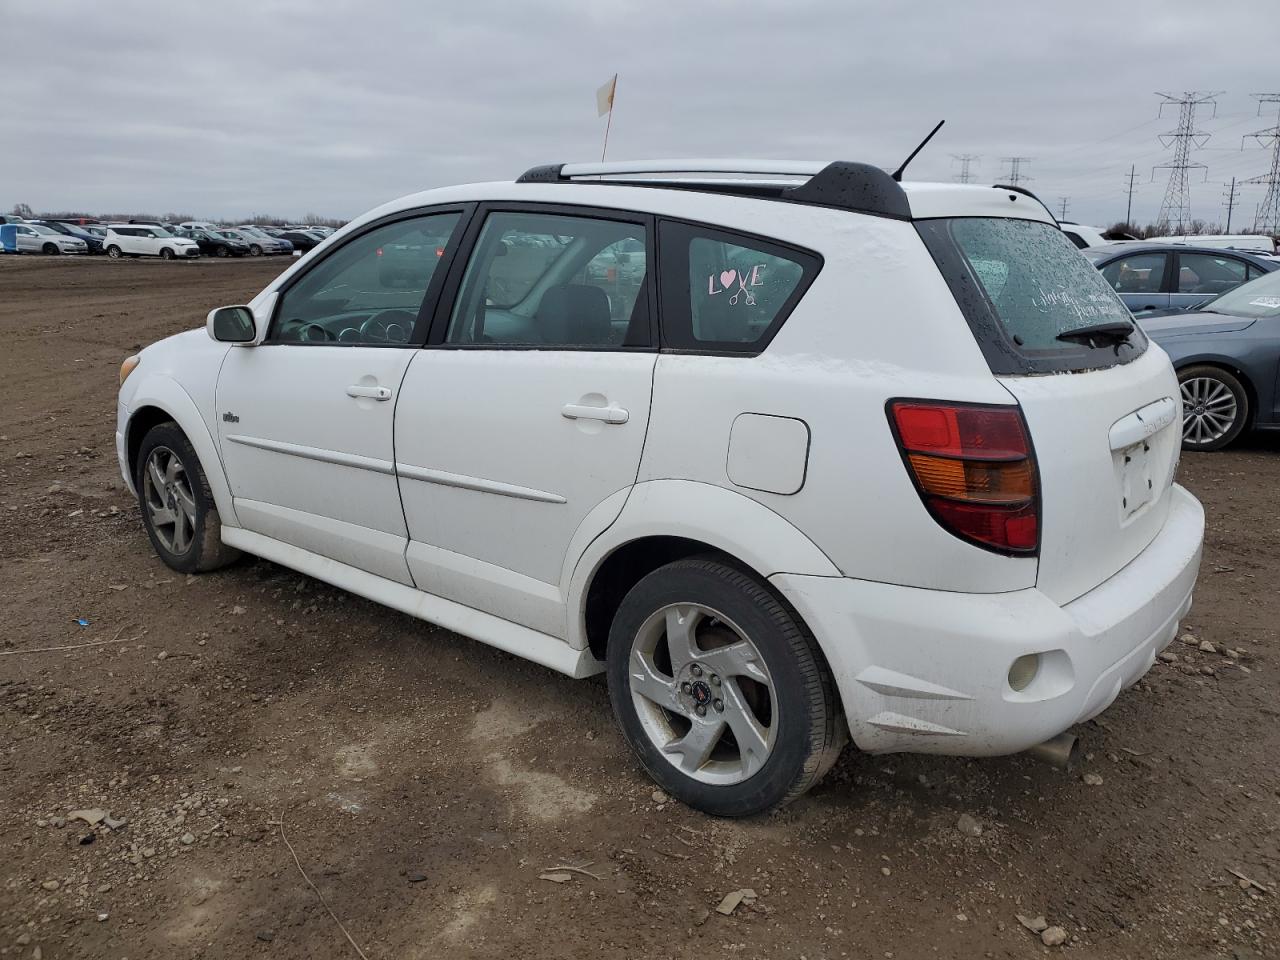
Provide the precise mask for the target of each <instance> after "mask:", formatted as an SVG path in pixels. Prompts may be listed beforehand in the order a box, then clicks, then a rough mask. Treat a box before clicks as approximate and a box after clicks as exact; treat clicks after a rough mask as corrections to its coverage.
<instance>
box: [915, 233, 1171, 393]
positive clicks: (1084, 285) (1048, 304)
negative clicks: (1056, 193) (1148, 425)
mask: <svg viewBox="0 0 1280 960" xmlns="http://www.w3.org/2000/svg"><path fill="white" fill-rule="evenodd" d="M916 228H917V229H918V230H919V231H920V236H921V237H922V238H923V239H924V242H925V245H926V246H927V247H928V248H929V252H930V253H931V254H932V255H933V258H934V260H935V262H936V263H937V264H938V267H939V269H940V270H941V271H942V275H943V277H944V278H945V279H946V281H947V285H948V286H949V287H950V288H951V292H952V294H953V295H954V296H955V298H956V302H957V303H958V304H959V306H960V310H961V312H962V313H963V314H964V317H965V319H966V320H967V321H968V322H969V326H970V328H971V329H972V330H973V334H974V337H975V338H976V339H977V341H978V345H979V346H980V347H981V348H982V352H983V355H984V356H985V357H986V359H987V363H988V364H989V365H990V367H991V371H992V373H995V374H1031V373H1060V372H1063V371H1072V370H1093V369H1098V368H1100V367H1110V366H1115V365H1116V364H1119V363H1127V362H1129V361H1130V360H1133V359H1134V358H1136V357H1138V356H1139V355H1141V353H1142V352H1143V351H1144V350H1145V349H1146V338H1145V337H1144V336H1143V335H1142V332H1141V330H1139V329H1138V328H1137V324H1135V323H1134V322H1133V315H1132V314H1130V313H1129V310H1128V308H1127V307H1126V306H1125V305H1124V302H1123V301H1121V299H1120V298H1119V297H1118V296H1116V294H1115V291H1114V290H1112V289H1111V286H1110V284H1108V283H1107V282H1106V281H1105V280H1104V279H1103V278H1102V276H1101V274H1099V273H1098V271H1097V269H1095V268H1094V266H1093V265H1092V263H1090V262H1089V261H1088V260H1087V259H1085V258H1084V257H1082V256H1081V255H1080V252H1079V251H1078V250H1077V249H1076V248H1075V246H1074V245H1073V244H1072V243H1071V241H1070V240H1068V239H1067V238H1066V237H1065V236H1063V234H1062V231H1061V230H1059V229H1057V228H1056V227H1054V226H1053V225H1052V224H1048V223H1042V222H1040V221H1036V220H1014V219H1010V218H1002V217H962V218H951V219H938V220H921V221H917V223H916ZM1108 323H1128V324H1132V325H1133V326H1134V331H1133V334H1132V335H1131V336H1130V338H1129V339H1128V340H1127V341H1124V342H1121V343H1119V344H1118V345H1116V346H1111V345H1102V344H1101V343H1099V344H1098V345H1097V346H1090V345H1088V344H1086V343H1081V342H1078V341H1065V340H1060V339H1058V338H1059V336H1060V335H1061V334H1064V333H1069V332H1071V331H1073V330H1078V329H1081V328H1083V327H1092V326H1096V325H1098V324H1108Z"/></svg>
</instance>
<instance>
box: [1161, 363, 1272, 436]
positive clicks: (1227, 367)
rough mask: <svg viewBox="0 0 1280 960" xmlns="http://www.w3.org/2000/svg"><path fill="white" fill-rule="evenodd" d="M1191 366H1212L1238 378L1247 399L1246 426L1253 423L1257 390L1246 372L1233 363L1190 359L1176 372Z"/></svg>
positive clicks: (1256, 406)
mask: <svg viewBox="0 0 1280 960" xmlns="http://www.w3.org/2000/svg"><path fill="white" fill-rule="evenodd" d="M1192 367H1213V368H1214V369H1216V370H1223V371H1225V372H1227V373H1229V374H1231V375H1232V376H1233V377H1235V378H1236V379H1237V380H1239V381H1240V386H1242V387H1244V395H1245V397H1246V398H1247V399H1248V401H1249V418H1248V420H1247V421H1246V427H1247V426H1249V425H1252V424H1253V422H1254V420H1256V419H1257V417H1258V391H1257V388H1256V387H1254V385H1253V381H1252V380H1250V379H1249V375H1248V374H1247V373H1245V372H1244V371H1243V370H1241V369H1240V368H1239V367H1237V366H1235V365H1234V364H1230V363H1224V362H1223V361H1221V360H1192V361H1189V362H1188V363H1184V364H1183V365H1182V366H1180V367H1179V368H1178V373H1182V371H1183V370H1189V369H1191V368H1192Z"/></svg>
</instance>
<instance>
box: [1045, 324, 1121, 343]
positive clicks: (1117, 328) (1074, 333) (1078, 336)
mask: <svg viewBox="0 0 1280 960" xmlns="http://www.w3.org/2000/svg"><path fill="white" fill-rule="evenodd" d="M1133 331H1134V326H1133V324H1132V323H1127V322H1125V321H1123V320H1118V321H1114V322H1110V323H1095V324H1092V325H1091V326H1088V327H1076V328H1075V329H1074V330H1064V331H1063V332H1062V333H1060V334H1058V336H1057V338H1056V339H1058V340H1066V341H1068V342H1072V343H1083V344H1085V345H1087V346H1090V347H1107V346H1115V347H1117V348H1118V347H1119V346H1120V344H1122V343H1124V342H1126V341H1127V340H1128V339H1129V338H1130V337H1131V336H1133Z"/></svg>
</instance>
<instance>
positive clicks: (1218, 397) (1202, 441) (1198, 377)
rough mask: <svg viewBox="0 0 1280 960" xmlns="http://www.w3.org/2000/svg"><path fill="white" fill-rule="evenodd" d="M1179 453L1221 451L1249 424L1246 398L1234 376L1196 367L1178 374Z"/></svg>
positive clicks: (1203, 366)
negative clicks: (1180, 408) (1179, 405)
mask: <svg viewBox="0 0 1280 960" xmlns="http://www.w3.org/2000/svg"><path fill="white" fill-rule="evenodd" d="M1178 386H1179V388H1180V390H1181V393H1182V449H1183V450H1196V451H1201V452H1209V451H1212V450H1221V449H1222V448H1223V447H1225V446H1226V445H1227V444H1229V443H1231V442H1232V441H1233V440H1235V439H1236V438H1237V437H1238V436H1240V434H1241V433H1242V432H1243V431H1244V428H1245V427H1246V426H1248V423H1249V394H1248V392H1247V391H1246V390H1245V388H1244V384H1242V383H1241V382H1240V381H1239V379H1237V378H1236V377H1235V375H1234V374H1231V373H1228V372H1227V371H1226V370H1223V369H1222V368H1221V367H1214V366H1210V365H1208V364H1198V365H1196V366H1193V367H1186V368H1184V369H1182V370H1179V371H1178Z"/></svg>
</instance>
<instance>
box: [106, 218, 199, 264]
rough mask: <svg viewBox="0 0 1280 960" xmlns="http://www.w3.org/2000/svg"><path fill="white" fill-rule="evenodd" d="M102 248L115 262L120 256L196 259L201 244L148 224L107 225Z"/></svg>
mask: <svg viewBox="0 0 1280 960" xmlns="http://www.w3.org/2000/svg"><path fill="white" fill-rule="evenodd" d="M102 245H103V247H105V248H106V251H107V256H109V257H111V258H112V259H115V260H118V259H119V258H120V257H160V258H161V259H162V260H174V259H182V260H193V259H195V258H196V257H198V256H200V247H199V245H197V243H196V242H195V241H194V240H192V239H190V238H189V237H180V236H177V235H176V234H173V233H170V232H169V231H168V230H166V229H165V228H164V227H159V226H151V225H146V224H136V223H112V224H108V225H107V235H106V237H104V238H103V241H102Z"/></svg>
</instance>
